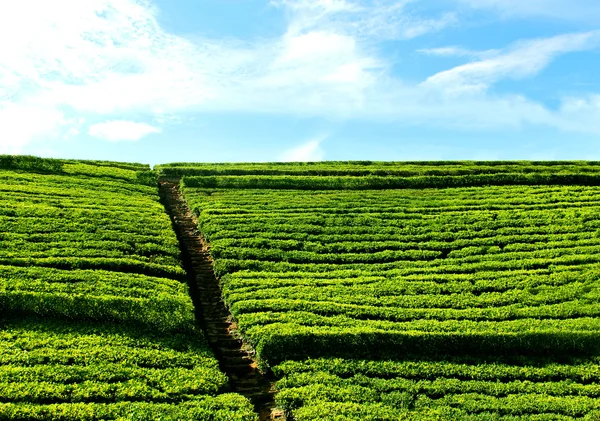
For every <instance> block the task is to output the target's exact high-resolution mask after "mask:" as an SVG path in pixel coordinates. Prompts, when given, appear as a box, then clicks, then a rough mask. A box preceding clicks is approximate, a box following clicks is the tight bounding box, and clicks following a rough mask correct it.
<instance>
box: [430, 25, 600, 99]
mask: <svg viewBox="0 0 600 421" xmlns="http://www.w3.org/2000/svg"><path fill="white" fill-rule="evenodd" d="M598 46H600V31H590V32H584V33H577V34H565V35H558V36H555V37H552V38H543V39H536V40H529V41H526V42H520V43H517V44H516V45H514V46H513V47H512V48H510V49H508V50H507V51H504V52H500V53H498V54H497V55H496V56H492V57H490V58H485V59H482V60H478V61H474V62H471V63H467V64H463V65H461V66H458V67H454V68H452V69H449V70H445V71H443V72H439V73H437V74H435V75H433V76H431V77H429V78H428V79H427V80H426V81H425V82H424V83H423V86H425V87H435V88H442V89H445V90H447V91H449V92H456V91H461V92H462V91H484V90H486V89H488V88H489V87H490V86H491V85H492V84H494V83H496V82H498V81H499V80H502V79H506V78H509V79H522V78H525V77H528V76H532V75H535V74H537V73H539V72H540V71H541V70H542V69H544V68H545V67H546V66H547V65H548V64H549V63H550V61H551V60H552V59H554V58H555V57H556V56H558V55H560V54H565V53H569V52H573V51H583V50H589V49H593V48H596V47H598ZM438 52H439V51H438Z"/></svg>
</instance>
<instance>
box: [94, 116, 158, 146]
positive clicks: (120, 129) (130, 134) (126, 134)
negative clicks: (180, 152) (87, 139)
mask: <svg viewBox="0 0 600 421" xmlns="http://www.w3.org/2000/svg"><path fill="white" fill-rule="evenodd" d="M159 132H160V129H158V128H156V127H153V126H151V125H149V124H145V123H136V122H134V121H123V120H113V121H106V122H104V123H98V124H94V125H93V126H91V127H90V129H89V131H88V134H89V135H90V136H93V137H96V138H98V139H103V140H108V141H109V142H119V141H124V140H125V141H137V140H140V139H141V138H142V137H144V136H148V135H149V134H152V133H159Z"/></svg>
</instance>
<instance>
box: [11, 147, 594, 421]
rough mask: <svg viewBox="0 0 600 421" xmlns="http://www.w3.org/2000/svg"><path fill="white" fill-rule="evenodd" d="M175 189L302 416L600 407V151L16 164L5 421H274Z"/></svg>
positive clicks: (282, 395) (291, 412)
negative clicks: (198, 280) (196, 263)
mask: <svg viewBox="0 0 600 421" xmlns="http://www.w3.org/2000/svg"><path fill="white" fill-rule="evenodd" d="M159 181H161V182H164V183H166V182H170V183H177V184H179V186H180V189H181V192H182V193H183V196H184V197H185V199H186V201H187V204H188V206H189V208H191V209H192V211H193V213H194V215H195V217H196V219H197V222H198V231H199V233H200V235H201V236H202V238H203V239H204V240H205V244H201V248H202V247H203V248H202V251H203V252H204V253H206V251H205V250H206V247H208V248H209V251H210V257H211V258H212V260H213V261H214V265H213V263H212V262H211V263H210V265H209V266H207V267H208V270H207V272H209V275H210V276H211V277H212V279H213V281H214V276H213V275H212V273H213V271H212V270H210V268H211V265H212V269H213V270H214V273H215V274H216V275H217V277H218V280H219V285H220V287H221V296H222V299H223V301H224V302H225V304H226V306H227V309H228V310H229V312H230V313H231V315H229V312H227V309H223V312H224V313H225V317H226V318H227V322H226V323H221V324H220V325H219V326H217V324H216V323H215V322H214V321H213V327H214V328H215V329H216V328H218V329H221V330H224V331H227V334H228V335H229V334H235V335H237V336H236V337H239V338H241V340H242V341H243V342H244V344H245V347H246V348H245V353H244V354H243V357H239V356H238V358H240V359H247V358H246V356H247V355H253V356H254V358H255V359H256V361H257V362H258V364H259V365H260V368H261V369H262V371H263V372H264V373H265V375H266V377H267V379H269V380H270V381H272V382H273V383H274V384H273V390H274V392H275V396H274V404H273V405H274V406H278V407H279V408H281V409H283V410H284V412H285V415H286V417H287V419H288V420H296V421H308V420H311V421H313V420H335V421H342V420H343V421H350V420H371V421H375V420H382V421H384V420H385V421H388V420H389V421H391V420H411V421H417V420H438V421H445V420H456V421H458V420H466V421H488V420H492V421H530V420H531V421H550V420H553V421H559V420H560V421H563V420H564V421H566V420H585V421H593V420H600V162H564V161H555V162H551V161H545V162H525V161H523V162H521V161H515V162H505V161H499V162H493V161H485V162H471V161H465V162H403V163H393V162H323V163H298V164H293V163H265V164H193V163H174V164H165V165H158V166H156V168H155V169H154V171H151V170H150V168H149V167H147V166H145V165H141V164H126V163H114V162H103V161H73V160H49V159H39V158H34V157H15V156H0V190H1V192H0V419H1V420H48V419H52V420H208V421H220V420H223V421H224V420H234V421H236V420H240V421H250V420H253V421H256V420H259V419H260V420H263V419H264V420H267V419H272V418H270V417H268V416H266V415H265V414H264V413H263V412H261V414H260V416H259V413H258V411H259V410H260V408H259V406H258V405H256V406H255V405H253V403H251V402H250V400H248V399H247V398H246V397H244V396H243V393H246V394H248V392H247V391H246V392H244V391H243V390H242V389H243V387H240V386H239V384H240V383H241V382H240V381H239V379H238V383H236V382H233V383H232V382H231V381H230V379H228V377H227V376H226V375H225V374H224V373H223V372H222V371H221V370H220V368H219V367H221V369H222V370H226V369H225V368H224V367H226V365H225V364H223V361H221V360H222V359H224V358H227V357H226V356H224V354H219V353H218V352H217V354H215V353H213V350H212V348H211V346H209V342H210V344H211V345H213V343H214V341H212V340H210V339H211V336H210V335H211V333H210V332H211V329H212V328H210V327H208V328H207V327H206V326H204V331H203V330H202V329H200V328H199V327H198V326H202V325H203V321H202V320H197V318H202V316H201V314H206V313H201V312H199V311H198V309H197V308H196V309H195V308H194V304H193V301H192V298H191V297H193V296H194V294H203V293H206V294H208V291H211V289H210V288H208V287H207V286H204V287H200V286H198V285H196V284H195V283H194V282H192V281H190V277H189V275H188V274H187V273H186V271H185V270H184V269H183V265H182V257H183V258H184V260H185V259H191V261H193V260H194V256H187V257H185V256H184V255H183V254H182V250H181V249H180V246H179V242H178V239H177V237H176V234H175V231H174V230H173V225H172V222H171V219H170V218H169V216H168V215H167V213H166V211H165V206H164V204H163V203H162V202H161V199H160V198H159V190H158V187H157V186H158V182H159ZM161 186H162V183H161ZM171 187H172V189H173V191H175V190H177V189H176V187H173V185H172V184H171ZM162 188H163V187H161V189H162ZM161 191H162V190H161ZM177 194H179V190H177ZM178 197H180V196H178ZM177 209H180V210H181V209H183V208H182V207H179V208H177ZM187 215H189V213H188V214H187ZM177 219H178V218H177V217H174V218H173V221H174V223H175V226H176V227H177ZM188 220H189V221H192V219H190V218H188ZM190 224H191V225H192V227H193V228H194V231H195V226H194V225H193V223H192V222H190ZM178 232H179V231H178ZM192 234H193V235H196V236H197V234H194V233H191V234H189V235H192ZM180 238H181V236H180ZM186 261H187V260H186ZM186 268H188V269H189V267H188V266H186ZM209 275H207V274H206V273H204V274H202V276H204V277H207V276H209ZM215 282H216V281H215ZM190 288H192V289H193V290H192V289H190ZM214 289H215V291H216V294H217V296H218V294H219V289H218V288H217V286H216V283H215V288H214ZM211 293H214V291H212V292H211ZM206 296H208V295H206ZM209 313H210V312H209ZM199 315H200V316H199ZM221 325H226V326H221ZM232 330H233V331H234V332H233V333H231V332H232ZM207 338H208V340H207ZM213 339H214V338H213ZM209 340H210V341H209ZM217 342H218V341H217ZM215 349H216V348H215ZM248 350H250V351H248ZM226 351H228V352H229V353H232V354H235V353H236V352H237V351H238V349H229V350H226ZM215 355H217V356H218V358H219V359H221V360H219V361H218V360H217V357H216V356H215ZM231 358H232V357H231ZM220 363H221V364H220ZM248 364H250V365H251V366H252V368H253V369H254V367H255V365H256V363H255V362H254V360H252V361H249V362H248ZM238 369H239V370H243V369H244V367H238ZM232 385H233V386H232ZM259 417H260V418H259ZM278 419H280V418H278Z"/></svg>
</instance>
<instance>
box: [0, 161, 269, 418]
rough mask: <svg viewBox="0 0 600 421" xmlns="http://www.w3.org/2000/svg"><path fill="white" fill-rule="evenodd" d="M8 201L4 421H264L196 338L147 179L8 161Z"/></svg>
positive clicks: (3, 276)
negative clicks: (235, 391)
mask: <svg viewBox="0 0 600 421" xmlns="http://www.w3.org/2000/svg"><path fill="white" fill-rule="evenodd" d="M0 190H1V194H0V227H1V228H0V309H1V311H0V419H7V420H35V419H39V420H47V419H53V420H110V419H115V420H116V419H139V420H147V419H156V420H158V419H160V420H197V419H202V420H255V419H257V416H256V414H255V413H254V410H253V408H252V405H251V404H250V402H249V401H247V400H246V399H245V398H243V397H242V396H240V395H236V394H231V393H226V392H227V391H228V385H227V378H226V376H225V375H224V374H223V373H221V372H220V370H219V368H218V363H217V360H216V359H215V358H214V356H213V354H212V352H211V351H210V349H209V347H208V346H207V343H206V341H205V340H204V338H203V335H202V332H201V331H199V330H197V328H196V323H195V320H194V311H193V310H194V309H193V305H192V301H191V299H190V295H189V293H188V287H187V284H186V282H185V280H186V279H185V272H184V271H183V269H182V268H181V265H180V261H179V254H180V251H179V248H178V242H177V239H176V237H175V233H174V232H173V230H172V228H171V222H170V220H169V217H168V216H167V215H166V213H165V210H164V207H163V205H162V204H161V203H160V201H159V197H158V191H157V187H156V182H155V178H154V175H153V174H152V173H151V172H150V171H149V168H148V167H146V166H142V165H136V164H117V163H106V162H77V161H59V160H40V159H35V158H29V157H7V156H4V157H0Z"/></svg>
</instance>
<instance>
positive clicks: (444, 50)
mask: <svg viewBox="0 0 600 421" xmlns="http://www.w3.org/2000/svg"><path fill="white" fill-rule="evenodd" d="M417 52H418V53H421V54H425V55H428V56H438V57H470V58H479V59H481V58H488V57H493V56H495V55H498V54H499V53H500V51H499V50H484V51H475V50H470V49H468V48H463V47H459V46H455V45H451V46H448V47H439V48H421V49H419V50H417Z"/></svg>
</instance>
